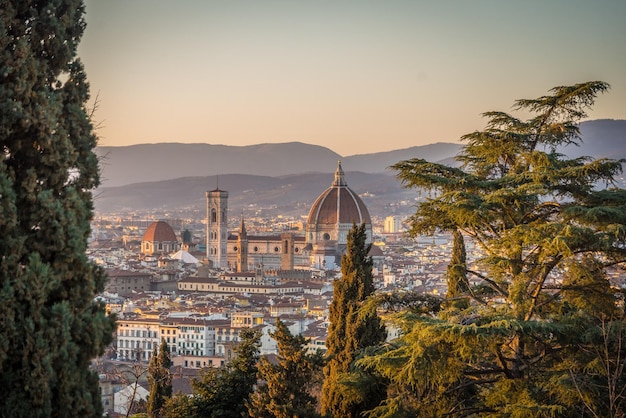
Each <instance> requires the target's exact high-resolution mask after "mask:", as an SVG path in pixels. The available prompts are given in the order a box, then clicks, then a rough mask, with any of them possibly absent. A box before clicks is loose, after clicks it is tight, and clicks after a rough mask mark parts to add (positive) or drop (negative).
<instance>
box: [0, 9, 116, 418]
mask: <svg viewBox="0 0 626 418" xmlns="http://www.w3.org/2000/svg"><path fill="white" fill-rule="evenodd" d="M1 10H2V12H0V22H1V23H0V27H1V28H2V30H1V31H0V80H1V81H0V141H1V146H2V153H3V155H2V159H1V162H0V236H1V237H2V239H1V240H0V330H1V331H0V332H2V336H1V338H0V390H2V393H3V396H2V399H1V400H0V410H1V411H2V414H3V415H6V416H12V417H20V416H28V417H40V416H46V417H48V416H99V415H101V414H102V405H101V401H100V393H99V388H98V376H97V375H96V374H95V373H94V372H92V371H90V370H89V364H90V361H91V359H92V358H94V357H96V356H98V355H100V354H101V353H102V352H103V350H104V348H105V347H106V346H107V344H108V343H109V342H110V341H111V338H112V333H113V330H114V327H113V321H112V320H111V319H109V318H107V317H106V315H105V312H104V308H103V306H101V305H99V304H96V303H94V302H93V300H94V296H95V294H96V293H97V292H99V291H101V290H102V289H103V287H104V282H105V275H104V273H103V271H102V270H101V269H100V268H98V267H96V266H95V265H94V264H92V263H91V262H90V261H88V259H87V256H86V254H85V250H86V248H87V238H88V236H89V232H90V220H91V219H92V216H93V202H92V200H93V198H92V192H91V191H92V190H93V189H94V188H95V187H96V186H97V185H98V183H99V173H98V159H97V157H96V154H95V153H94V148H95V146H96V136H95V135H94V132H93V128H92V123H91V121H90V117H89V114H88V112H87V109H86V102H87V100H88V99H89V88H88V84H87V81H86V76H85V73H84V71H83V66H82V64H81V63H80V61H79V60H78V59H77V57H76V50H77V47H78V43H79V41H80V38H81V36H82V34H83V31H84V29H85V21H84V5H83V2H82V0H54V1H52V0H49V1H46V0H38V1H34V0H5V1H3V2H2V6H1Z"/></svg>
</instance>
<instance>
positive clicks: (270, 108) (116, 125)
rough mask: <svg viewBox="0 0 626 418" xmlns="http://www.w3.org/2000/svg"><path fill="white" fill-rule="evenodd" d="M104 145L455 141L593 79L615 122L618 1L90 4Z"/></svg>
mask: <svg viewBox="0 0 626 418" xmlns="http://www.w3.org/2000/svg"><path fill="white" fill-rule="evenodd" d="M85 3H86V10H87V16H86V18H87V24H88V26H87V30H86V33H85V35H84V37H83V40H82V43H81V45H80V48H79V55H80V57H81V59H82V60H83V62H84V63H85V67H86V71H87V76H88V78H89V81H90V83H91V91H92V96H96V95H98V97H99V99H98V102H99V103H98V110H97V113H96V120H97V121H99V122H100V123H101V125H102V127H101V128H100V129H99V130H98V134H99V136H100V142H99V144H100V145H111V146H120V145H131V144H139V143H155V142H184V143H192V142H203V143H209V144H226V145H251V144H259V143H266V142H291V141H300V142H306V143H310V144H317V145H322V146H325V147H328V148H330V149H332V150H333V151H336V152H337V153H339V154H341V155H343V156H348V155H354V154H363V153H370V152H378V151H388V150H393V149H399V148H407V147H410V146H414V145H423V144H428V143H434V142H442V141H443V142H456V141H458V139H459V137H460V136H461V135H463V134H466V133H469V132H472V131H474V130H477V129H482V128H484V122H485V120H484V119H483V118H481V116H480V114H481V113H482V112H485V111H490V110H503V111H511V110H512V109H511V106H512V104H513V102H514V100H515V99H521V98H535V97H538V96H541V95H544V94H547V93H548V90H549V89H550V88H551V87H554V86H558V85H569V84H574V83H579V82H584V81H590V80H602V81H606V82H608V83H610V84H611V86H612V88H611V90H610V91H609V92H608V93H607V94H604V95H602V96H600V97H599V98H598V100H597V102H596V105H595V106H594V108H593V110H592V111H591V112H590V114H589V119H601V118H612V119H626V23H625V22H626V1H624V0H598V1H593V2H592V1H588V0H549V1H546V0H527V1H506V0H500V1H498V0H472V1H467V0H442V1H435V0H430V1H426V0H423V1H422V0H412V1H411V0H406V1H400V0H386V1H378V0H377V1H373V0H372V1H370V0H335V1H330V0H316V1H313V0H310V1H295V0H282V1H275V0H248V1H242V0H222V1H212V0H177V1H173V0H86V1H85Z"/></svg>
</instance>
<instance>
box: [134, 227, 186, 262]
mask: <svg viewBox="0 0 626 418" xmlns="http://www.w3.org/2000/svg"><path fill="white" fill-rule="evenodd" d="M179 246H180V245H179V242H178V238H177V237H176V234H175V233H174V230H173V229H172V227H171V226H170V225H169V224H168V223H167V222H165V221H156V222H153V223H152V224H151V225H150V226H149V227H148V229H146V233H145V234H143V238H142V239H141V253H142V254H144V255H148V256H152V255H162V254H169V253H173V252H176V251H178V249H179Z"/></svg>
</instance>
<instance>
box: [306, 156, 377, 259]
mask: <svg viewBox="0 0 626 418" xmlns="http://www.w3.org/2000/svg"><path fill="white" fill-rule="evenodd" d="M362 223H365V231H366V234H367V236H366V244H371V243H372V219H371V218H370V214H369V212H368V210H367V207H366V206H365V203H363V200H361V198H360V197H359V195H357V194H356V193H355V192H354V191H353V190H352V189H350V188H349V187H348V183H347V182H346V179H345V175H344V172H343V169H342V168H341V161H339V163H338V164H337V169H336V170H335V178H334V180H333V183H332V184H331V185H330V187H329V188H327V189H326V190H324V192H322V194H321V195H320V196H319V197H318V198H317V199H316V200H315V203H313V206H312V207H311V210H310V211H309V216H308V218H307V223H306V244H307V246H306V249H307V250H308V251H310V261H311V265H312V266H314V267H316V268H321V269H336V268H337V267H338V266H339V265H340V264H341V255H342V254H343V253H344V251H345V249H346V243H347V237H348V232H349V231H350V230H351V229H352V227H353V225H354V224H356V225H360V224H362Z"/></svg>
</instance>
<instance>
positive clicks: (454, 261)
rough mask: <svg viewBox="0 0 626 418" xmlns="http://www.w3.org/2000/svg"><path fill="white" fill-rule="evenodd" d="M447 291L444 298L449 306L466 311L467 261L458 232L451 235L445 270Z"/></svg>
mask: <svg viewBox="0 0 626 418" xmlns="http://www.w3.org/2000/svg"><path fill="white" fill-rule="evenodd" d="M446 277H447V281H448V291H447V293H446V298H447V299H448V300H450V301H451V306H453V307H454V308H457V309H466V308H467V307H468V306H469V304H468V299H467V298H466V297H465V295H466V294H467V292H468V290H469V283H468V282H467V260H466V253H465V241H464V240H463V234H461V232H460V231H459V230H456V229H455V230H454V232H453V233H452V256H451V258H450V264H449V265H448V268H447V270H446Z"/></svg>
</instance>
